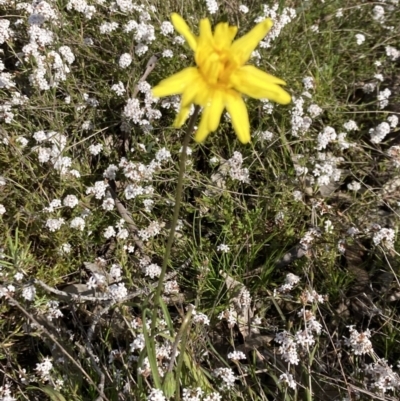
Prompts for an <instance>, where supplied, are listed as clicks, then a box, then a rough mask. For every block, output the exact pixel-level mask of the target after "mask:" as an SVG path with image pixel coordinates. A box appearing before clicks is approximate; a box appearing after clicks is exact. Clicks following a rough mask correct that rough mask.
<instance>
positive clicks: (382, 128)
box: [369, 122, 390, 143]
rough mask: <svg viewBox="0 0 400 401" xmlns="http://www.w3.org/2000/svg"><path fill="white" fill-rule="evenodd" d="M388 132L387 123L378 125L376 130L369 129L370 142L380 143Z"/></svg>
mask: <svg viewBox="0 0 400 401" xmlns="http://www.w3.org/2000/svg"><path fill="white" fill-rule="evenodd" d="M389 132H390V125H389V124H388V123H387V122H383V123H380V124H379V125H378V126H377V127H376V128H371V129H370V130H369V134H370V135H371V142H372V143H381V142H382V141H383V140H384V139H385V137H386V135H387V134H388V133H389Z"/></svg>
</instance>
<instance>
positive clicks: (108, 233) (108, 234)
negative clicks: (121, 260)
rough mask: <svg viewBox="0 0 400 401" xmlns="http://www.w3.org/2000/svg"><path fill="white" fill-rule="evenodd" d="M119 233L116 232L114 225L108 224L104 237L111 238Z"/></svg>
mask: <svg viewBox="0 0 400 401" xmlns="http://www.w3.org/2000/svg"><path fill="white" fill-rule="evenodd" d="M116 234H117V233H116V232H115V229H114V227H113V226H108V227H107V228H106V230H105V231H104V233H103V236H104V238H107V239H108V238H111V237H115V235H116Z"/></svg>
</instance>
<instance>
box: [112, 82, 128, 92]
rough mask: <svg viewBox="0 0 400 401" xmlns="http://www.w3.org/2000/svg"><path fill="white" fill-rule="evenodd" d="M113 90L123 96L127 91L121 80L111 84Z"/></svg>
mask: <svg viewBox="0 0 400 401" xmlns="http://www.w3.org/2000/svg"><path fill="white" fill-rule="evenodd" d="M111 90H112V91H113V92H115V93H116V94H117V96H122V95H123V94H124V93H125V92H126V90H125V87H124V84H123V83H122V82H121V81H119V82H118V83H117V84H114V85H113V86H111Z"/></svg>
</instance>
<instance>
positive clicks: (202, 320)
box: [193, 311, 210, 326]
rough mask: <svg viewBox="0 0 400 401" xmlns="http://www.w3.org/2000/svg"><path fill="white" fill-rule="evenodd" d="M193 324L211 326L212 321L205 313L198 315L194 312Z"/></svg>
mask: <svg viewBox="0 0 400 401" xmlns="http://www.w3.org/2000/svg"><path fill="white" fill-rule="evenodd" d="M193 323H195V324H202V325H204V326H209V325H210V319H209V317H208V316H207V315H205V314H204V313H198V312H196V311H193Z"/></svg>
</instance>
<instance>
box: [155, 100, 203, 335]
mask: <svg viewBox="0 0 400 401" xmlns="http://www.w3.org/2000/svg"><path fill="white" fill-rule="evenodd" d="M199 111H200V107H199V106H196V107H195V109H194V112H193V114H192V116H191V117H190V120H189V124H188V127H187V129H186V133H185V137H184V138H183V144H182V152H181V156H180V160H179V175H178V183H177V187H176V193H175V207H174V215H173V217H172V222H171V228H170V231H169V237H168V242H167V247H166V249H165V254H164V260H163V264H162V268H161V274H160V277H159V279H158V286H157V289H156V293H155V295H154V313H153V316H152V319H151V336H152V338H154V331H155V327H156V322H157V308H158V307H159V305H160V297H161V293H162V289H163V287H164V277H165V272H166V271H167V266H168V260H169V257H170V254H171V249H172V244H173V242H174V237H175V229H176V225H177V223H178V217H179V210H180V208H181V199H182V189H183V176H184V174H185V167H186V159H187V154H186V150H187V147H188V144H189V141H190V137H191V135H192V132H193V129H194V124H195V122H196V120H197V116H198V114H199Z"/></svg>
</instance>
